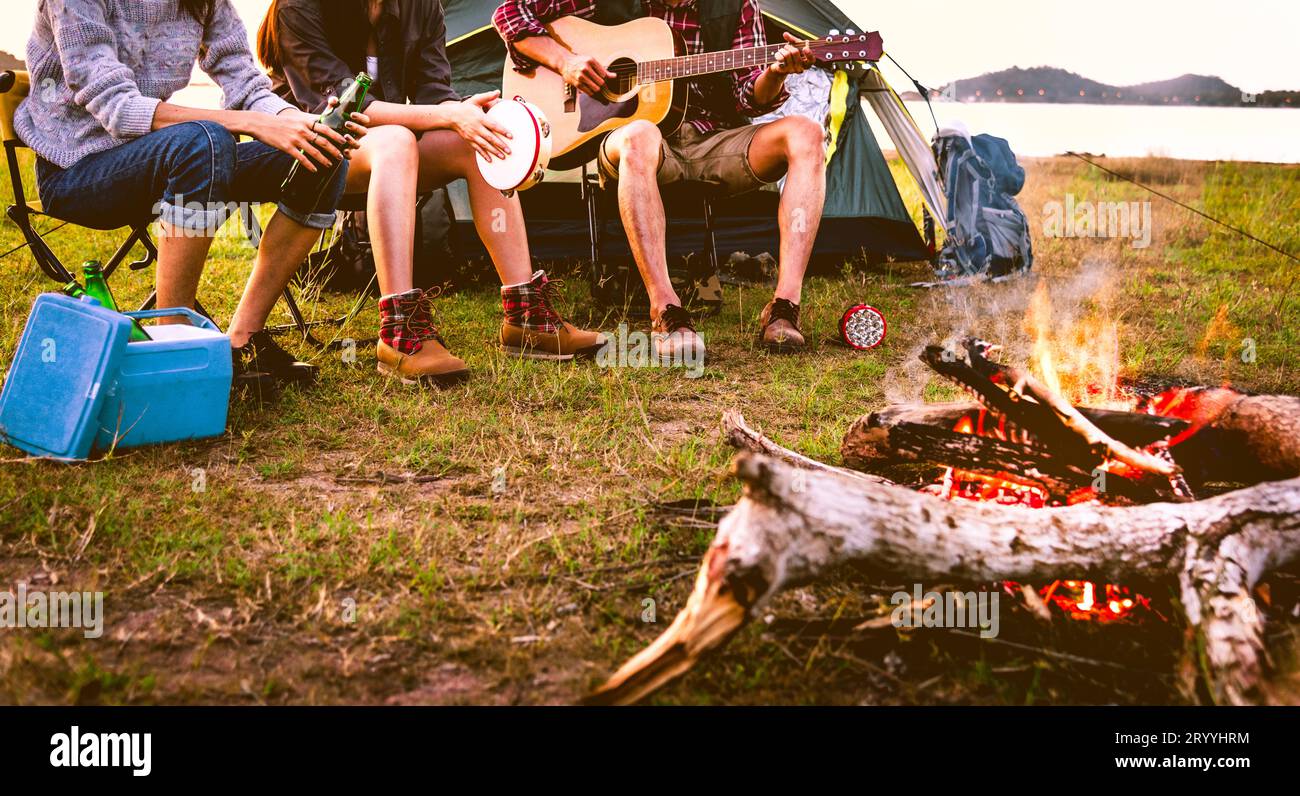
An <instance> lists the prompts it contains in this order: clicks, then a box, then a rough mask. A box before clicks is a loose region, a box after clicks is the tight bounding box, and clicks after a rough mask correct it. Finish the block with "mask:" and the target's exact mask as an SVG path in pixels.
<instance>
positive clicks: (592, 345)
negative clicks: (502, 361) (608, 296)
mask: <svg viewBox="0 0 1300 796" xmlns="http://www.w3.org/2000/svg"><path fill="white" fill-rule="evenodd" d="M561 284H563V283H562V282H561V281H560V280H558V279H548V278H547V277H546V272H545V271H538V272H537V273H535V274H533V278H532V280H531V281H530V282H528V283H527V284H523V285H512V286H510V287H503V288H501V303H502V306H503V307H504V308H505V313H506V317H505V320H504V321H502V323H501V348H502V350H503V351H505V353H506V355H507V356H512V357H519V358H521V359H542V360H549V361H554V362H568V361H570V360H573V359H575V358H578V357H588V356H594V355H595V354H596V352H597V351H599V350H600V349H601V348H602V347H604V345H605V344H606V343H607V342H608V341H609V339H608V338H607V337H605V335H604V334H602V333H600V332H589V331H587V330H585V329H579V328H578V327H576V326H574V325H573V324H571V323H569V322H568V321H566V320H564V318H563V317H562V316H561V315H560V313H558V312H557V311H556V310H555V298H556V291H557V290H558V288H559V286H560V285H561Z"/></svg>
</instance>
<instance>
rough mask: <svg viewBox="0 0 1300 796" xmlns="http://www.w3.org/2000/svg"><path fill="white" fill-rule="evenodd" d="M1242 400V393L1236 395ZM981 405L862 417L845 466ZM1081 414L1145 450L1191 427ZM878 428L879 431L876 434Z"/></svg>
mask: <svg viewBox="0 0 1300 796" xmlns="http://www.w3.org/2000/svg"><path fill="white" fill-rule="evenodd" d="M1233 394H1234V396H1236V397H1240V394H1238V393H1233ZM982 409H983V406H982V405H981V404H978V403H939V404H900V405H896V406H890V407H886V408H885V409H882V410H880V411H879V412H872V413H871V414H869V415H866V416H864V417H862V418H859V419H858V420H857V421H855V422H854V423H853V425H852V426H850V427H849V430H848V432H847V433H846V434H845V435H844V444H843V447H842V448H841V450H840V453H841V455H842V456H843V459H844V463H845V464H846V465H848V466H849V467H852V468H854V469H857V470H870V469H871V468H872V467H873V466H878V465H879V464H880V463H882V462H887V461H890V460H893V459H894V458H895V453H894V450H895V448H894V447H893V445H892V444H891V443H890V440H889V432H890V431H891V430H892V429H894V428H896V427H898V426H900V425H903V424H910V425H917V426H929V427H931V428H942V429H952V428H955V427H956V426H957V424H958V423H959V422H961V421H962V420H964V419H967V418H970V419H974V418H976V417H977V416H978V415H979V413H980V411H981V410H982ZM1079 412H1080V413H1081V414H1082V415H1083V416H1084V417H1086V418H1088V419H1089V420H1090V421H1092V422H1093V423H1094V424H1096V426H1097V427H1098V428H1100V429H1101V430H1102V431H1104V432H1106V433H1107V434H1109V435H1111V436H1112V437H1114V438H1115V439H1117V440H1120V441H1121V442H1124V443H1126V444H1128V445H1136V446H1139V447H1145V446H1147V445H1150V444H1152V443H1154V442H1159V441H1160V440H1162V439H1167V438H1170V437H1174V436H1177V435H1178V434H1181V433H1182V432H1183V431H1185V430H1187V428H1188V427H1189V426H1190V425H1191V423H1190V422H1188V421H1186V420H1181V419H1178V418H1172V417H1160V416H1158V415H1148V414H1142V413H1138V412H1118V411H1111V410H1106V409H1090V408H1088V407H1082V406H1081V407H1079ZM873 429H878V431H873Z"/></svg>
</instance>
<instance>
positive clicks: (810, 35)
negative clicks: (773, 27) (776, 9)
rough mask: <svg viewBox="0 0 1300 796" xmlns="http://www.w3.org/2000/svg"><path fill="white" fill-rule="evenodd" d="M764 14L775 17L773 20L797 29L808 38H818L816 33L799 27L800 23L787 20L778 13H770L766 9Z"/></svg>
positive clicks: (771, 17) (796, 30) (794, 29)
mask: <svg viewBox="0 0 1300 796" xmlns="http://www.w3.org/2000/svg"><path fill="white" fill-rule="evenodd" d="M763 16H765V17H768V18H770V19H773V20H775V21H776V22H778V23H779V24H782V25H785V26H786V27H787V28H789V29H790V30H793V31H795V32H796V33H798V34H799V35H800V36H803V37H804V38H806V39H816V38H818V36H817V34H815V33H811V32H809V31H806V30H804V29H803V28H801V27H799V26H798V25H796V24H794V23H792V22H787V21H786V20H784V19H781V18H780V17H778V16H777V15H776V14H769V13H768V12H766V11H764V12H763Z"/></svg>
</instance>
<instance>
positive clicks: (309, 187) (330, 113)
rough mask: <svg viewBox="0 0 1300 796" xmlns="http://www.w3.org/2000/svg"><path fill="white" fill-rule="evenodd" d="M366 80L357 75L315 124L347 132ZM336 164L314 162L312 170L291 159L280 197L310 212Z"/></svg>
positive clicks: (367, 83)
mask: <svg viewBox="0 0 1300 796" xmlns="http://www.w3.org/2000/svg"><path fill="white" fill-rule="evenodd" d="M370 83H371V80H370V75H368V74H366V73H365V72H362V73H361V74H359V75H357V79H356V81H355V82H353V83H352V85H350V86H348V88H347V90H346V91H344V92H343V96H341V97H339V104H338V105H335V106H334V107H333V108H331V109H329V110H327V111H325V113H323V114H321V117H320V123H319V125H318V127H328V128H329V129H331V130H333V131H334V132H336V133H339V134H340V135H347V123H348V121H350V120H351V119H352V114H354V113H356V112H358V111H360V110H361V105H362V103H364V102H365V101H366V93H367V92H369V91H370ZM340 165H341V164H340V163H335V164H334V165H333V166H332V167H331V168H328V169H326V168H321V165H320V164H319V163H317V164H316V168H317V171H315V172H314V173H313V172H310V171H308V170H307V169H306V168H304V167H303V165H302V164H301V163H299V162H297V161H294V164H293V168H292V169H290V170H289V176H288V177H287V178H286V179H285V181H284V184H283V185H282V186H280V198H281V199H282V200H283V201H284V203H285V204H286V205H288V206H289V207H290V208H292V209H293V210H295V211H297V212H299V213H302V214H303V215H306V214H308V213H311V212H312V211H314V210H315V209H316V206H317V205H318V204H319V203H320V198H321V196H322V195H323V194H324V193H325V189H326V188H327V187H328V186H329V184H330V183H331V182H333V181H334V175H335V174H338V171H339V166H340Z"/></svg>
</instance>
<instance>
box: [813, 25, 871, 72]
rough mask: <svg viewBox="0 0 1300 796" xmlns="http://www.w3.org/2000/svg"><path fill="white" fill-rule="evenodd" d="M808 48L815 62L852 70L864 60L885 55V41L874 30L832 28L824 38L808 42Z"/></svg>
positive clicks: (869, 60)
mask: <svg viewBox="0 0 1300 796" xmlns="http://www.w3.org/2000/svg"><path fill="white" fill-rule="evenodd" d="M808 49H810V50H812V52H813V55H815V56H816V57H817V62H818V63H820V64H823V65H825V66H830V67H835V68H837V69H847V70H852V69H855V68H856V67H857V65H858V64H860V63H862V62H863V61H866V62H868V63H873V64H874V63H875V62H877V61H879V60H880V59H881V58H883V57H884V55H885V41H884V39H882V38H881V37H880V34H879V33H877V32H876V31H874V30H873V31H871V32H870V33H855V32H854V31H853V30H852V29H849V30H847V31H845V32H844V33H840V32H839V31H838V30H833V31H831V32H830V35H829V36H827V37H826V38H824V39H818V40H817V41H813V42H809V44H808Z"/></svg>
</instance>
